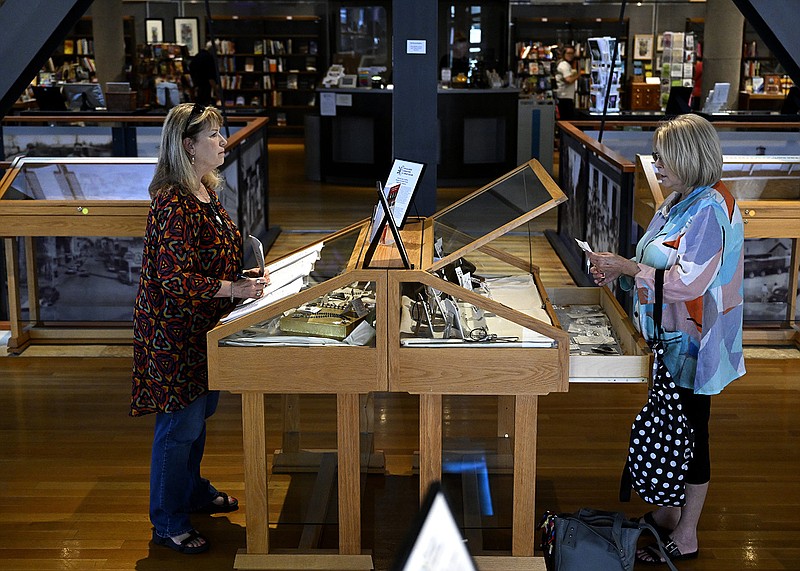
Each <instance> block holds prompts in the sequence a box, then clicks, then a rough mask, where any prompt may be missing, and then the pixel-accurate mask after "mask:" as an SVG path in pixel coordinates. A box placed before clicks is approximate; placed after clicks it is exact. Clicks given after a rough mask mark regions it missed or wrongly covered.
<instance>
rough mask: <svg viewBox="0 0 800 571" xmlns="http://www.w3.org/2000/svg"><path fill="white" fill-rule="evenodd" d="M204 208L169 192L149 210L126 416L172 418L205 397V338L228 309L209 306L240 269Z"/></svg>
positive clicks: (230, 242) (213, 209)
mask: <svg viewBox="0 0 800 571" xmlns="http://www.w3.org/2000/svg"><path fill="white" fill-rule="evenodd" d="M208 194H209V195H210V197H211V202H210V203H209V204H204V203H201V202H200V201H198V200H196V199H195V198H194V196H192V195H183V194H181V193H180V192H179V191H178V190H177V189H175V188H169V189H165V190H163V191H161V192H159V193H158V195H157V196H156V197H155V198H154V199H153V201H152V202H151V204H150V213H149V215H148V217H147V230H146V233H145V239H144V252H143V255H142V274H141V277H140V278H139V291H138V293H137V295H136V302H135V304H134V310H133V390H132V396H131V416H141V415H144V414H149V413H153V412H174V411H176V410H180V409H182V408H185V407H186V406H188V405H189V404H190V403H191V402H192V401H194V400H195V399H196V398H197V397H200V396H202V395H204V394H205V393H207V392H208V367H207V354H206V333H207V332H208V331H210V330H211V329H212V328H213V327H214V326H215V325H216V324H217V322H218V321H219V319H220V317H222V316H223V315H224V314H225V313H227V312H229V311H230V310H231V309H232V308H233V306H232V304H231V302H230V300H229V299H227V298H215V297H214V295H215V294H216V293H217V292H218V291H219V289H220V287H221V285H222V283H221V281H220V280H234V279H235V277H236V274H237V272H238V271H240V269H241V260H242V237H241V234H239V230H238V229H237V228H236V225H235V224H234V223H233V221H232V220H231V219H230V217H229V216H228V214H227V212H225V210H224V209H223V208H222V205H221V204H220V202H219V200H218V199H217V195H216V194H215V193H214V192H213V191H211V190H209V191H208Z"/></svg>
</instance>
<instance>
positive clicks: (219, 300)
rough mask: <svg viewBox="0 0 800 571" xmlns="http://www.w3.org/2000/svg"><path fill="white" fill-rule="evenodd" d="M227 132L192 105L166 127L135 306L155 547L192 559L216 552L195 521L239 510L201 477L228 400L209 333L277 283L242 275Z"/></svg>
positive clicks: (137, 392) (138, 409)
mask: <svg viewBox="0 0 800 571" xmlns="http://www.w3.org/2000/svg"><path fill="white" fill-rule="evenodd" d="M221 124H222V116H221V115H220V114H219V112H218V111H217V110H216V109H214V108H212V107H203V106H200V105H194V106H192V104H182V105H178V106H176V107H173V108H172V110H171V111H170V112H169V114H168V115H167V118H166V120H165V121H164V126H163V131H162V135H161V147H160V152H159V158H158V164H157V166H156V171H155V174H154V176H153V180H152V182H151V183H150V196H151V197H152V202H151V204H150V213H149V215H148V217H147V229H146V232H145V239H144V252H143V256H142V272H141V277H140V279H139V290H138V293H137V295H136V302H135V305H134V316H133V338H134V352H133V390H132V398H131V415H132V416H141V415H145V414H150V413H155V415H156V421H155V434H154V438H153V451H152V458H151V465H150V521H151V522H152V524H153V541H154V542H155V543H156V544H158V545H163V546H165V547H169V548H170V549H174V550H176V551H179V552H182V553H201V552H203V551H206V550H207V549H208V548H209V542H208V541H207V540H206V538H204V537H203V536H202V535H200V533H198V532H197V531H196V530H195V529H194V528H193V527H192V524H191V522H190V514H191V513H192V512H203V513H218V512H230V511H233V510H236V509H238V507H239V504H238V501H237V500H236V499H235V498H232V497H229V496H228V495H227V494H225V493H224V492H218V491H217V490H216V489H215V488H214V486H212V485H211V483H210V482H209V481H208V480H206V479H205V478H203V477H201V475H200V462H201V460H202V458H203V449H204V446H205V436H206V419H207V418H208V417H210V416H211V415H212V414H213V413H214V411H215V410H216V407H217V403H218V401H219V393H217V391H209V389H208V370H207V355H206V333H207V332H208V331H209V330H211V329H212V328H213V327H214V326H215V325H216V324H217V322H218V321H219V319H220V317H222V316H223V315H225V314H226V313H227V312H229V311H230V310H231V309H233V307H234V305H235V300H236V298H250V297H259V296H260V295H261V293H262V291H263V290H264V287H265V285H266V284H267V283H269V277H268V276H267V275H261V274H260V270H258V269H255V270H247V271H244V272H242V269H241V264H242V249H243V248H242V237H241V235H240V234H239V230H238V229H237V228H236V225H235V224H234V223H233V221H232V220H231V219H230V217H229V216H228V214H227V212H225V209H224V208H223V207H222V205H221V204H220V201H219V199H218V198H217V194H216V190H217V189H219V188H220V187H221V185H222V178H221V177H220V175H219V173H218V171H217V169H218V167H220V166H221V165H222V163H223V162H224V160H225V145H226V144H227V141H226V140H225V137H223V136H222V133H220V126H221Z"/></svg>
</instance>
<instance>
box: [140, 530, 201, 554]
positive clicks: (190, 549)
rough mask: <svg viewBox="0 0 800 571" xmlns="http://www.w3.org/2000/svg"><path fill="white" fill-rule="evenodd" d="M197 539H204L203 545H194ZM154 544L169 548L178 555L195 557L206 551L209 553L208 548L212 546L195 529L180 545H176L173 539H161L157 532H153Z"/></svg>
mask: <svg viewBox="0 0 800 571" xmlns="http://www.w3.org/2000/svg"><path fill="white" fill-rule="evenodd" d="M196 539H202V540H203V543H202V544H201V545H192V546H190V545H189V544H190V543H192V542H193V541H194V540H196ZM153 543H155V544H156V545H163V546H164V547H169V548H170V549H173V550H175V551H177V552H178V553H185V554H187V555H194V554H196V553H203V552H204V551H208V548H209V547H211V545H210V544H209V543H208V540H207V539H206V538H205V537H203V536H202V535H200V532H199V531H197V530H196V529H193V530H191V531H190V532H189V535H188V536H187V537H186V539H184V540H183V541H181V542H180V543H175V542H174V541H173V540H172V538H171V537H161V536H160V535H158V534H156V530H155V529H154V530H153Z"/></svg>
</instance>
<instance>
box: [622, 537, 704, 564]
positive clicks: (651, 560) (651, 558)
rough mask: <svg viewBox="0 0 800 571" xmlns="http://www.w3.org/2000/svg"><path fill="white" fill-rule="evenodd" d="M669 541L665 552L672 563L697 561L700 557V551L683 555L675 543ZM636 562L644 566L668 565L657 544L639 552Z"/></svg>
mask: <svg viewBox="0 0 800 571" xmlns="http://www.w3.org/2000/svg"><path fill="white" fill-rule="evenodd" d="M667 539H668V541H667V542H666V543H665V544H664V551H665V552H666V554H667V555H668V556H669V559H670V561H672V562H675V561H683V560H686V559H697V557H698V555H700V551H699V550H697V551H692V552H691V553H681V550H680V549H678V546H677V545H676V544H675V542H674V541H672V540H671V539H669V538H667ZM636 562H637V563H642V564H644V565H664V564H666V561H665V560H664V559H663V556H662V555H661V550H660V549H659V548H658V545H656V544H652V545H648V546H647V547H645V548H643V549H641V550H639V551H638V552H637V553H636Z"/></svg>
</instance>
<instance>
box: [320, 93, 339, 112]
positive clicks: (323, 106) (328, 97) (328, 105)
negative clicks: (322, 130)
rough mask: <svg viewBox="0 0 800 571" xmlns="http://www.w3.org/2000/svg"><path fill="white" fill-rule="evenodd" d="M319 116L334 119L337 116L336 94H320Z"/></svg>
mask: <svg viewBox="0 0 800 571" xmlns="http://www.w3.org/2000/svg"><path fill="white" fill-rule="evenodd" d="M319 114H320V115H322V116H323V117H334V116H335V115H336V94H335V93H320V94H319Z"/></svg>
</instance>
